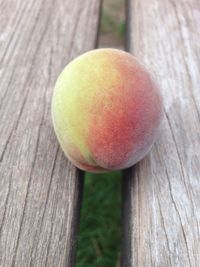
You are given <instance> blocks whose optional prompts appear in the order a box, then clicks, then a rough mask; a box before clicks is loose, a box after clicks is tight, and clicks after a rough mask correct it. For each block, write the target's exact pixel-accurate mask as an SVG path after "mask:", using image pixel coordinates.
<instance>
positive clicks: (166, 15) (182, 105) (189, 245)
mask: <svg viewBox="0 0 200 267" xmlns="http://www.w3.org/2000/svg"><path fill="white" fill-rule="evenodd" d="M127 36H128V40H127V49H128V50H129V51H130V52H131V53H133V54H135V55H137V57H139V58H140V59H141V60H142V61H143V62H144V63H145V64H146V65H147V67H148V68H149V69H151V70H152V71H153V72H154V74H155V78H156V79H157V81H158V83H159V84H160V86H161V90H162V94H163V98H164V113H165V114H164V121H163V124H162V127H161V134H160V137H159V140H158V141H157V142H156V145H155V146H154V147H153V149H152V151H151V153H150V154H149V155H148V156H147V157H146V158H145V159H144V160H142V161H141V162H140V163H139V164H137V165H136V166H135V167H134V168H130V169H128V170H126V171H125V172H124V180H123V181H124V184H123V215H124V221H123V224H124V230H123V234H124V239H123V245H124V247H123V253H122V256H123V257H122V266H123V267H133V266H134V267H135V266H139V267H150V266H159V267H168V266H174V267H175V266H176V267H188V266H190V267H198V266H200V1H197V0H180V1H176V0H166V1H160V0H152V1H145V0H129V1H128V30H127Z"/></svg>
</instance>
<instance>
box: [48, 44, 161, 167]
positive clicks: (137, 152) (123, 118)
mask: <svg viewBox="0 0 200 267" xmlns="http://www.w3.org/2000/svg"><path fill="white" fill-rule="evenodd" d="M161 118H162V98H161V95H160V91H159V89H158V87H157V85H156V84H155V82H154V81H153V80H152V78H151V77H150V74H149V72H148V71H147V70H146V69H145V67H144V66H143V65H142V64H140V63H139V62H138V60H137V59H136V58H135V57H133V56H132V55H131V54H129V53H126V52H124V51H121V50H117V49H111V48H105V49H96V50H92V51H89V52H86V53H84V54H83V55H81V56H79V57H77V58H76V59H74V60H73V61H72V62H71V63H69V64H68V65H67V66H66V67H65V68H64V70H63V71H62V73H61V74H60V76H59V77H58V79H57V82H56V85H55V90H54V94H53V99H52V119H53V125H54V129H55V133H56V136H57V138H58V141H59V143H60V145H61V147H62V149H63V151H64V153H65V155H66V156H67V157H68V158H69V159H70V160H71V161H72V163H74V165H76V166H77V167H78V168H80V169H82V170H86V171H89V172H107V171H111V170H118V169H124V168H128V167H130V166H132V165H134V164H135V163H136V162H138V161H139V160H140V159H142V158H143V157H144V156H145V155H146V154H147V153H148V152H149V150H150V148H151V146H152V145H153V143H154V141H155V138H156V136H157V133H158V129H159V125H160V122H161Z"/></svg>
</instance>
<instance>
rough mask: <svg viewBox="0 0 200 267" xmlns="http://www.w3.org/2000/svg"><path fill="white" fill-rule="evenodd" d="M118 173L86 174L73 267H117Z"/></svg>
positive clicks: (118, 222) (118, 241)
mask: <svg viewBox="0 0 200 267" xmlns="http://www.w3.org/2000/svg"><path fill="white" fill-rule="evenodd" d="M120 220H121V172H112V173H108V174H91V173H86V176H85V185H84V195H83V204H82V211H81V223H80V231H79V238H78V250H77V264H76V267H90V266H91V267H118V266H119V251H120V243H121V242H120V232H121V222H120Z"/></svg>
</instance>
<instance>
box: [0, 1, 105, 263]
mask: <svg viewBox="0 0 200 267" xmlns="http://www.w3.org/2000/svg"><path fill="white" fill-rule="evenodd" d="M0 10H1V16H0V62H1V63H0V266H6V267H10V266H20V267H23V266H25V267H27V266H40V267H41V266H56V267H58V266H73V263H74V250H75V240H76V238H75V237H76V228H77V221H78V217H79V206H80V198H81V192H82V182H83V173H82V172H80V171H78V170H77V169H75V168H74V167H73V166H72V165H71V164H70V163H69V162H68V161H67V160H66V158H65V157H64V155H63V153H62V151H61V150H60V148H59V146H58V142H57V140H56V138H55V134H54V131H53V129H52V123H51V117H50V102H51V96H52V91H53V86H54V83H55V80H56V77H57V76H58V74H59V72H60V71H61V69H62V68H63V67H64V65H65V64H67V63H68V62H69V61H70V60H71V59H72V58H74V57H75V56H77V55H79V54H81V53H83V52H85V51H87V50H89V49H92V48H94V47H95V46H96V39H97V31H98V23H99V22H98V21H99V10H100V0H85V1H79V0H73V1H72V0H48V1H47V0H42V1H41V0H30V1H26V0H18V1H16V0H8V1H3V0H1V1H0Z"/></svg>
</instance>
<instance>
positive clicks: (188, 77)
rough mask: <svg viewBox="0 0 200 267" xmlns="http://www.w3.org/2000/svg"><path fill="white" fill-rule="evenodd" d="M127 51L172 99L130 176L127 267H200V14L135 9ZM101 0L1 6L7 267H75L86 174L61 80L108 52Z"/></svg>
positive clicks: (171, 7)
mask: <svg viewBox="0 0 200 267" xmlns="http://www.w3.org/2000/svg"><path fill="white" fill-rule="evenodd" d="M127 3H128V5H127V42H126V44H127V50H128V51H130V52H131V53H133V54H135V55H136V56H137V57H138V58H139V59H141V61H143V62H144V63H145V64H146V65H147V67H148V68H149V69H150V70H151V71H152V72H153V73H154V75H155V79H156V80H157V81H158V83H159V84H160V86H161V90H162V94H163V98H164V109H165V110H164V111H165V114H164V120H163V124H162V127H161V134H160V136H159V139H158V141H157V142H156V144H155V145H154V147H153V149H152V151H151V153H150V154H149V155H148V156H147V157H146V158H145V159H144V160H142V161H141V162H140V163H139V164H137V165H136V166H134V167H133V168H130V169H128V170H125V171H124V179H123V245H122V264H121V267H135V266H138V267H151V266H152V267H153V266H156V267H168V266H169V267H170V266H171V267H188V266H189V267H199V266H200V27H199V25H200V2H199V1H198V0H180V1H176V0H166V1H160V0H152V1H147V0H127ZM100 5H101V1H100V0H84V1H80V0H73V1H72V0H55V1H54V0H30V1H26V0H18V1H16V0H7V1H3V0H0V11H1V16H0V266H2V267H14V266H17V267H18V266H19V267H28V266H34V267H35V266H38V267H42V266H48V267H52V266H55V267H61V266H63V267H64V266H67V267H72V266H74V259H75V244H76V233H77V223H78V220H79V208H80V202H81V195H82V187H83V172H81V171H79V170H77V169H76V168H75V167H73V166H72V165H71V163H69V162H68V161H67V159H66V158H65V156H64V155H63V153H62V151H61V150H60V148H59V145H58V142H57V140H56V137H55V134H54V131H53V128H52V123H51V116H50V102H51V96H52V91H53V86H54V83H55V80H56V78H57V76H58V74H59V72H60V71H61V69H62V68H63V67H64V65H66V64H67V63H68V62H69V61H70V60H71V59H72V58H74V57H75V56H77V55H79V54H81V53H83V52H85V51H87V50H90V49H92V48H94V47H96V43H97V33H98V25H99V14H100Z"/></svg>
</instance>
